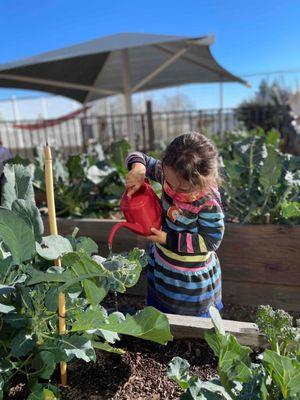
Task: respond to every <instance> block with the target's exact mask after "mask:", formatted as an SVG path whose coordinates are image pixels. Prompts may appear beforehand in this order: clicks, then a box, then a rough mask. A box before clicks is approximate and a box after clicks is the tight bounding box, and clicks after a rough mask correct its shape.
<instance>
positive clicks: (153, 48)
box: [0, 33, 246, 103]
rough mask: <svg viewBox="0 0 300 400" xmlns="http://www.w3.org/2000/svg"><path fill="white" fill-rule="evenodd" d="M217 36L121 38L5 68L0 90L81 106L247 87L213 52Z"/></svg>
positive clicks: (131, 35)
mask: <svg viewBox="0 0 300 400" xmlns="http://www.w3.org/2000/svg"><path fill="white" fill-rule="evenodd" d="M213 41H214V37H213V36H202V37H182V36H167V35H152V34H139V33H120V34H115V35H111V36H106V37H103V38H99V39H96V40H92V41H88V42H85V43H81V44H77V45H74V46H70V47H65V48H62V49H58V50H54V51H50V52H47V53H43V54H40V55H37V56H33V57H29V58H25V59H23V60H20V61H16V62H12V63H8V64H2V65H0V87H13V88H20V89H30V90H40V91H46V92H51V93H55V94H59V95H62V96H66V97H70V98H72V99H75V100H77V101H79V102H81V103H84V102H87V101H91V100H95V99H99V98H103V97H107V96H111V95H114V94H119V93H124V94H125V95H127V96H128V95H131V94H132V93H135V92H139V91H146V90H153V89H160V88H166V87H171V86H177V85H183V84H187V83H210V82H211V83H212V82H240V83H244V84H246V82H245V81H243V80H242V79H240V78H238V77H237V76H235V75H233V74H231V73H230V72H228V71H227V70H226V69H224V68H222V67H221V66H220V65H219V64H218V63H217V61H216V60H215V59H214V57H213V56H212V54H211V52H210V45H211V44H212V43H213Z"/></svg>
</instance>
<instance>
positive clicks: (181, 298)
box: [126, 132, 224, 317]
mask: <svg viewBox="0 0 300 400" xmlns="http://www.w3.org/2000/svg"><path fill="white" fill-rule="evenodd" d="M127 167H128V169H129V170H130V172H129V173H128V177H127V180H126V187H127V188H128V191H129V195H132V194H133V193H135V192H136V191H137V190H138V189H139V188H140V186H141V185H142V183H143V182H144V179H145V177H149V178H150V179H153V180H155V181H157V182H159V183H161V185H162V186H163V191H162V199H161V201H162V205H163V225H162V230H157V229H154V228H153V229H152V233H153V235H152V236H150V237H149V239H150V240H151V241H152V242H153V243H152V244H151V246H150V252H149V265H148V267H147V279H148V299H147V300H148V305H149V306H154V307H156V308H157V309H158V310H160V311H162V312H165V313H172V314H182V315H195V316H202V317H203V316H206V317H208V316H209V307H210V306H212V305H213V306H215V307H217V308H219V309H221V308H222V299H221V269H220V264H219V260H218V257H217V255H216V253H215V251H216V250H217V248H218V247H219V245H220V243H221V240H222V237H223V233H224V221H223V219H224V215H223V211H222V206H221V201H220V195H219V192H218V183H219V180H220V179H219V174H218V151H217V149H216V147H215V146H214V144H213V143H212V141H211V140H209V139H207V138H206V137H205V136H204V135H202V134H200V133H194V132H193V133H188V134H185V135H181V136H179V137H177V138H176V139H174V140H173V141H172V143H171V144H170V145H169V146H168V147H167V149H166V150H165V153H164V155H163V158H162V161H158V160H155V159H154V158H152V157H149V156H147V155H146V154H143V153H140V152H134V153H131V154H130V155H129V156H128V157H127Z"/></svg>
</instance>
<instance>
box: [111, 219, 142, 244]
mask: <svg viewBox="0 0 300 400" xmlns="http://www.w3.org/2000/svg"><path fill="white" fill-rule="evenodd" d="M121 228H127V229H130V230H131V231H132V232H134V233H137V234H139V235H142V234H143V228H142V227H141V226H140V225H139V224H136V223H131V222H126V221H124V222H123V221H122V222H118V223H117V224H115V225H114V226H113V227H112V229H111V231H110V233H109V237H108V247H109V248H110V249H111V248H112V243H113V240H114V237H115V235H116V233H117V232H118V230H119V229H121Z"/></svg>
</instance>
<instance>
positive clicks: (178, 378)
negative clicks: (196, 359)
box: [167, 357, 191, 389]
mask: <svg viewBox="0 0 300 400" xmlns="http://www.w3.org/2000/svg"><path fill="white" fill-rule="evenodd" d="M189 368H190V364H189V363H188V361H187V360H185V359H184V358H181V357H173V358H172V360H171V361H170V362H169V364H168V371H167V374H168V378H169V379H171V380H172V381H175V382H176V383H177V384H178V385H179V386H180V387H181V389H187V388H188V387H189V380H190V378H191V377H190V375H189Z"/></svg>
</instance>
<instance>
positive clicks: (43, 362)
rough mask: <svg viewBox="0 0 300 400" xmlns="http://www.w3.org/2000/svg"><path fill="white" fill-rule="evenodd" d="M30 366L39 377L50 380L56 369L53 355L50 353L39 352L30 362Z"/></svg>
mask: <svg viewBox="0 0 300 400" xmlns="http://www.w3.org/2000/svg"><path fill="white" fill-rule="evenodd" d="M32 366H33V367H34V369H35V370H36V371H38V375H39V377H41V378H43V379H50V378H51V375H52V374H53V371H54V369H55V367H56V363H55V359H54V355H53V353H52V352H50V351H40V352H38V353H37V354H36V356H35V357H34V359H33V360H32Z"/></svg>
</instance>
